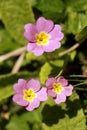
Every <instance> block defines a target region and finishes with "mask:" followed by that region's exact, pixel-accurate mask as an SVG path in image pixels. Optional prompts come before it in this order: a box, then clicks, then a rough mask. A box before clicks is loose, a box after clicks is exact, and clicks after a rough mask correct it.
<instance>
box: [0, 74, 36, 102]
mask: <svg viewBox="0 0 87 130" xmlns="http://www.w3.org/2000/svg"><path fill="white" fill-rule="evenodd" d="M31 77H33V78H34V77H37V72H34V73H30V72H19V73H17V74H6V75H1V76H0V101H2V100H3V99H6V98H8V97H10V96H11V95H13V94H14V90H13V84H15V83H17V82H18V79H19V78H24V79H29V78H31Z"/></svg>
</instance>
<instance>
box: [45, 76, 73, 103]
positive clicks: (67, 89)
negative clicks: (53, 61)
mask: <svg viewBox="0 0 87 130" xmlns="http://www.w3.org/2000/svg"><path fill="white" fill-rule="evenodd" d="M46 86H47V93H48V95H50V96H52V97H53V99H54V101H55V102H56V103H57V104H59V103H61V102H65V101H66V97H67V96H70V95H71V94H72V90H73V86H72V85H71V84H70V85H68V81H67V80H66V79H65V78H64V77H63V76H60V77H59V78H57V79H56V78H53V77H50V78H49V79H48V80H47V81H46Z"/></svg>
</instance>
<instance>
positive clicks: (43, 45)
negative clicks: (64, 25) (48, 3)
mask: <svg viewBox="0 0 87 130" xmlns="http://www.w3.org/2000/svg"><path fill="white" fill-rule="evenodd" d="M24 29H25V31H24V37H25V38H26V39H27V40H28V42H29V43H28V44H27V48H26V49H27V51H28V52H33V53H34V54H35V55H36V56H40V55H42V54H43V53H44V52H53V51H55V50H56V49H58V48H60V47H61V43H60V40H62V39H63V37H64V34H63V33H62V32H61V26H60V25H58V24H56V25H54V23H53V21H52V20H47V19H45V18H44V17H40V18H39V19H38V20H37V22H36V25H34V24H32V23H28V24H26V25H25V26H24ZM72 90H73V86H72V85H71V84H68V80H66V79H65V78H64V77H63V76H60V77H58V78H54V77H50V78H48V79H47V81H46V84H45V87H41V86H40V82H39V80H35V79H33V78H32V79H29V80H28V81H26V80H24V79H19V80H18V83H16V84H14V91H15V94H14V96H13V101H14V102H15V103H17V104H18V105H20V106H24V107H25V108H26V110H28V111H32V110H34V109H35V108H37V107H39V105H40V103H41V102H43V101H46V100H47V99H48V95H49V96H51V97H52V98H53V99H54V101H55V103H56V104H59V103H61V102H65V101H66V97H67V96H70V95H71V94H72Z"/></svg>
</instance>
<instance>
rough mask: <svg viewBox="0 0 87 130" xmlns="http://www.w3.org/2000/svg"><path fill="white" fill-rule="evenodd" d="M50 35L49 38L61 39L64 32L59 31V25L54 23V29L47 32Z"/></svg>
mask: <svg viewBox="0 0 87 130" xmlns="http://www.w3.org/2000/svg"><path fill="white" fill-rule="evenodd" d="M49 34H50V35H51V39H56V38H57V40H58V41H60V40H61V39H63V37H64V34H63V33H62V32H61V26H60V25H55V27H54V29H53V30H52V31H51V32H50V33H49Z"/></svg>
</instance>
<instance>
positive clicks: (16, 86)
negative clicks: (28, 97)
mask: <svg viewBox="0 0 87 130" xmlns="http://www.w3.org/2000/svg"><path fill="white" fill-rule="evenodd" d="M24 88H26V80H24V79H19V80H18V83H16V84H14V91H15V92H16V93H20V94H22V93H23V89H24Z"/></svg>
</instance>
